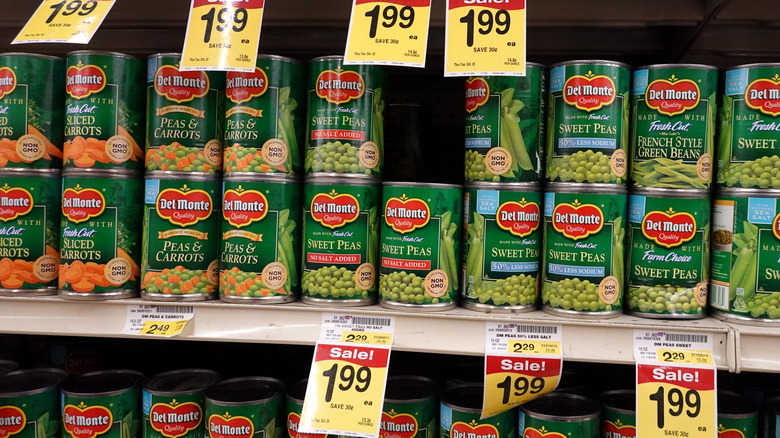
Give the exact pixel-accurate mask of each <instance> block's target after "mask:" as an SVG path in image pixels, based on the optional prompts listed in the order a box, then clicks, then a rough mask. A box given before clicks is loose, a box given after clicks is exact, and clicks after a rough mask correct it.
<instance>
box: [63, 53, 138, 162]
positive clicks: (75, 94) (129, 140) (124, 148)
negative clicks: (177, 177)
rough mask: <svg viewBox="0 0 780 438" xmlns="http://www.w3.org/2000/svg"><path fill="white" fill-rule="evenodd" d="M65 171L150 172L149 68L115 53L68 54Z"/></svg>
mask: <svg viewBox="0 0 780 438" xmlns="http://www.w3.org/2000/svg"><path fill="white" fill-rule="evenodd" d="M66 66H67V70H66V72H65V75H66V76H65V91H66V93H67V95H66V96H65V145H64V147H63V158H62V159H63V166H64V167H65V168H66V169H78V168H81V169H83V170H85V171H90V170H102V171H108V172H112V173H123V172H140V171H141V170H143V168H144V151H143V149H142V148H141V146H139V145H140V144H144V123H145V120H144V118H145V115H146V93H144V91H143V88H144V71H145V69H144V63H143V61H141V60H139V59H136V58H133V57H131V56H128V55H125V54H122V53H115V52H95V51H90V50H79V51H76V52H71V53H69V54H68V59H67V64H66Z"/></svg>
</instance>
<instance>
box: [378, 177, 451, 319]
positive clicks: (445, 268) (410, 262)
mask: <svg viewBox="0 0 780 438" xmlns="http://www.w3.org/2000/svg"><path fill="white" fill-rule="evenodd" d="M461 198H462V189H461V186H458V185H453V184H430V183H413V184H410V183H401V182H385V183H384V185H383V189H382V219H381V225H380V227H381V243H382V245H381V251H380V254H381V262H380V268H379V272H380V275H379V294H380V301H379V302H380V304H381V305H382V306H385V307H391V308H392V307H397V308H403V309H415V308H418V309H420V310H424V309H429V308H432V309H437V310H446V309H450V308H453V307H455V306H456V304H457V298H458V295H459V293H460V288H459V280H460V278H459V277H460V270H459V261H460V239H461V237H462V232H461V231H460V230H458V226H459V225H461V208H462V207H463V203H462V199H461Z"/></svg>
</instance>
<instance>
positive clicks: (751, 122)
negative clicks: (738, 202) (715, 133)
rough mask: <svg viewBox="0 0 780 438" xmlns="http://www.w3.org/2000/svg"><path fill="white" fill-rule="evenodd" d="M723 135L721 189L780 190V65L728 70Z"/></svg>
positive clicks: (722, 106)
mask: <svg viewBox="0 0 780 438" xmlns="http://www.w3.org/2000/svg"><path fill="white" fill-rule="evenodd" d="M722 98H723V102H722V104H721V109H720V133H719V137H718V151H717V157H718V179H717V182H718V185H720V186H727V187H761V188H775V189H777V188H780V176H778V175H777V172H776V171H774V172H773V169H777V168H778V166H780V142H779V141H778V131H780V120H778V116H780V65H778V64H774V65H761V66H755V67H747V66H746V67H743V68H735V69H733V70H729V71H727V72H726V84H725V90H724V94H723V95H722Z"/></svg>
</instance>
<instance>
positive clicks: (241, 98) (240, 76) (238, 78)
mask: <svg viewBox="0 0 780 438" xmlns="http://www.w3.org/2000/svg"><path fill="white" fill-rule="evenodd" d="M266 90H268V76H267V75H266V74H265V71H263V70H262V69H260V68H257V67H255V71H254V72H252V73H242V72H235V71H231V72H228V74H227V81H226V83H225V94H226V95H227V98H228V99H230V101H231V102H233V103H243V102H246V101H248V100H250V99H252V98H255V97H259V96H262V95H263V94H265V92H266Z"/></svg>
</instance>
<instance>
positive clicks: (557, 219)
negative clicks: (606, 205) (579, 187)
mask: <svg viewBox="0 0 780 438" xmlns="http://www.w3.org/2000/svg"><path fill="white" fill-rule="evenodd" d="M552 224H553V228H555V231H557V232H559V233H561V234H563V235H564V236H566V237H568V238H569V239H573V240H579V239H584V238H586V237H588V236H590V235H591V234H596V233H598V232H599V231H601V228H602V227H603V226H604V213H602V211H601V209H600V208H598V207H597V206H595V205H593V204H580V203H579V201H577V200H576V199H575V200H574V203H572V204H558V205H556V206H555V209H554V210H553V214H552Z"/></svg>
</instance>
